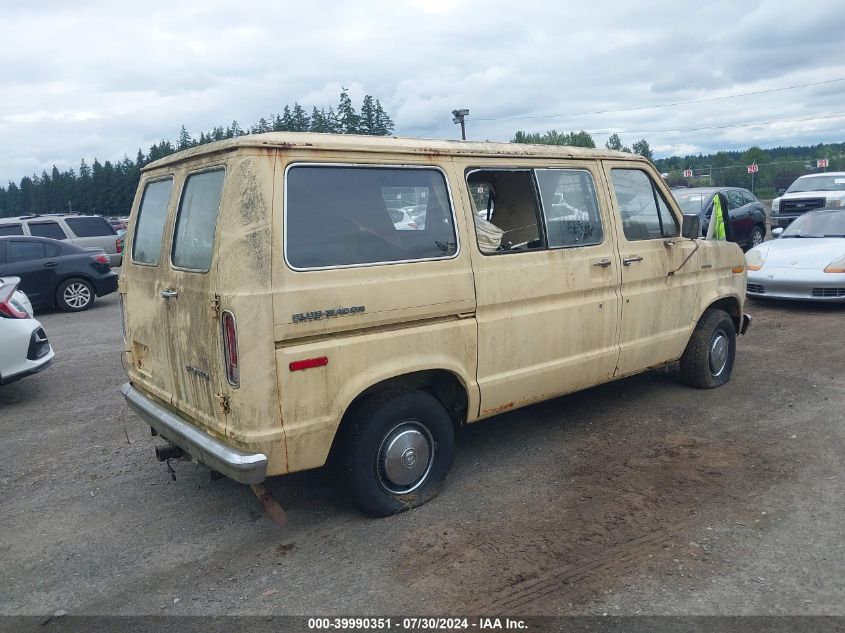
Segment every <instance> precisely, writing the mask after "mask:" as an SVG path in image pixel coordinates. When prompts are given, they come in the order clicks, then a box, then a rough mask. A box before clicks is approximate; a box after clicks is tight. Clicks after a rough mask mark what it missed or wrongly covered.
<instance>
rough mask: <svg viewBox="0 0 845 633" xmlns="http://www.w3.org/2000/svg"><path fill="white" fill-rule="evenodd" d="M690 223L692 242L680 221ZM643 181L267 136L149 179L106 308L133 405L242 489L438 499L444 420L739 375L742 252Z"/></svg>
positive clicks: (648, 174) (638, 175)
mask: <svg viewBox="0 0 845 633" xmlns="http://www.w3.org/2000/svg"><path fill="white" fill-rule="evenodd" d="M688 222H689V223H690V226H687V223H688ZM692 223H693V220H691V219H690V218H685V217H683V216H682V215H681V212H680V211H679V209H678V207H677V205H676V204H675V202H674V199H673V197H672V196H671V194H670V192H669V191H668V189H667V188H666V186H665V184H664V183H663V181H662V180H661V178H660V176H659V174H658V173H657V172H656V171H655V169H654V167H653V166H652V165H651V164H650V163H649V162H647V161H646V160H644V159H641V158H639V157H637V156H632V155H630V154H622V153H617V152H610V151H597V150H587V149H580V148H569V147H542V146H528V145H516V144H496V143H474V142H449V141H428V140H426V141H423V140H409V139H398V138H381V137H360V136H337V135H323V134H291V133H270V134H262V135H254V136H244V137H240V138H236V139H231V140H227V141H221V142H217V143H212V144H208V145H203V146H199V147H195V148H192V149H189V150H186V151H183V152H179V153H177V154H174V155H172V156H168V157H166V158H163V159H161V160H159V161H156V162H155V163H152V164H151V165H149V166H148V167H146V168H145V169H144V171H143V174H142V177H141V182H140V185H139V188H138V193H137V195H136V199H135V202H134V206H133V209H132V214H131V220H130V223H129V228H128V231H127V236H126V237H127V244H126V251H125V254H126V256H125V258H124V266H123V271H122V273H121V279H120V294H121V299H122V307H123V313H124V330H125V332H124V335H125V341H126V343H125V352H124V354H125V360H126V365H127V367H128V375H129V382H128V383H127V384H125V385H124V386H123V388H122V391H123V393H124V395H125V397H126V399H127V401H128V402H129V404H130V405H131V407H132V408H133V409H134V410H135V411H136V412H137V413H138V414H139V415H140V416H141V417H142V418H143V419H144V420H145V421H146V422H147V423H149V424H150V425H151V426H152V427H153V429H154V430H155V431H156V432H157V433H158V434H159V435H161V436H162V437H163V438H164V439H166V440H167V441H168V442H170V443H172V444H173V445H174V446H177V447H179V448H180V449H181V450H183V451H185V452H187V453H188V454H190V456H192V457H193V458H195V459H196V460H198V461H200V462H203V463H205V464H207V465H208V466H210V467H211V468H213V469H215V470H218V471H220V472H222V473H223V474H225V475H227V476H229V477H231V478H233V479H235V480H237V481H240V482H243V483H258V482H260V481H262V480H264V479H265V478H266V477H270V476H274V475H282V474H285V473H290V472H294V471H300V470H305V469H310V468H317V467H320V466H323V465H324V464H325V463H326V461H327V459H328V458H329V456H330V454H331V455H332V456H336V457H337V459H338V462H339V464H340V465H341V467H342V468H343V469H345V471H346V473H347V477H346V479H347V480H348V483H349V485H350V488H351V493H352V497H353V499H354V500H355V501H356V502H357V504H358V505H359V506H360V507H361V508H362V509H363V510H365V511H366V512H368V513H371V514H374V515H385V514H390V513H393V512H396V511H399V510H402V509H404V508H407V507H411V506H414V505H418V504H419V503H422V502H424V501H426V500H427V499H429V498H431V497H432V496H434V495H435V494H436V493H437V491H438V490H439V488H440V486H441V484H442V482H443V481H444V480H445V477H446V474H447V473H448V471H449V468H450V466H451V463H452V454H453V445H454V436H453V432H454V429H453V427H454V425H456V424H465V423H472V422H476V421H478V420H482V419H484V418H487V417H490V416H493V415H496V414H497V413H500V412H503V411H507V410H511V409H515V408H518V407H522V406H525V405H528V404H531V403H534V402H538V401H541V400H544V399H549V398H554V397H556V396H559V395H562V394H565V393H569V392H573V391H576V390H579V389H584V388H586V387H590V386H593V385H597V384H600V383H604V382H607V381H610V380H614V379H616V378H620V377H623V376H628V375H631V374H635V373H638V372H642V371H645V370H647V369H649V368H652V367H656V366H659V365H662V364H665V363H668V362H672V361H678V360H680V366H681V371H680V374H681V379H682V380H683V381H684V382H686V383H687V384H690V385H692V386H697V387H715V386H718V385H720V384H723V383H724V382H726V381H727V380H728V378H729V377H730V372H731V369H732V367H733V359H734V354H735V338H736V335H737V334H739V333H743V332H744V330H745V328H746V327H747V326H748V322H749V320H748V318H747V317H746V316H745V314H744V311H743V307H744V297H745V270H744V263H745V262H744V258H743V255H742V252H741V251H740V249H739V247H737V246H736V245H735V244H732V243H727V242H717V241H711V240H702V239H696V238H697V237H698V233H697V232H695V231H694V229H697V227H693V226H691V225H692Z"/></svg>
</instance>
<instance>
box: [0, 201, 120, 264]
mask: <svg viewBox="0 0 845 633" xmlns="http://www.w3.org/2000/svg"><path fill="white" fill-rule="evenodd" d="M3 235H33V236H35V237H49V238H51V239H54V240H62V241H64V242H70V243H72V244H75V245H76V246H81V247H82V248H101V249H103V250H104V251H105V252H106V253H108V256H109V262H110V263H111V265H112V266H115V267H117V266H120V265H121V264H122V263H123V239H122V238H121V237H120V236H119V235H118V234H117V231H115V229H114V227H112V225H111V224H109V223H108V222H106V220H105V218H103V217H102V216H100V215H79V214H75V213H74V214H71V213H43V214H37V213H33V214H31V215H21V216H18V217H15V218H0V236H3Z"/></svg>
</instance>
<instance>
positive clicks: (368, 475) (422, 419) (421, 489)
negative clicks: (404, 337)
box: [344, 390, 455, 517]
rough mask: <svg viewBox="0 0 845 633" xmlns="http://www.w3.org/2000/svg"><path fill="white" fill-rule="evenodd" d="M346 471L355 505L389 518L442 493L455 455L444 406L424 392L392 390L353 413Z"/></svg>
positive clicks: (451, 426)
mask: <svg viewBox="0 0 845 633" xmlns="http://www.w3.org/2000/svg"><path fill="white" fill-rule="evenodd" d="M348 424H349V426H348V427H347V429H348V435H347V446H346V454H345V460H344V470H345V471H346V475H347V482H348V485H349V489H350V493H351V495H352V499H353V501H354V502H355V505H357V506H358V508H360V509H361V510H362V511H363V512H365V513H367V514H370V515H372V516H379V517H381V516H389V515H393V514H397V513H399V512H403V511H405V510H408V509H410V508H414V507H416V506H419V505H422V504H423V503H425V502H426V501H428V500H430V499H432V498H434V497H435V496H436V495H437V493H438V492H439V491H440V488H441V486H442V485H443V482H444V481H445V479H446V476H447V475H448V474H449V470H450V469H451V467H452V461H453V459H454V454H455V430H454V427H453V425H452V420H451V419H450V418H449V414H448V413H447V412H446V409H444V408H443V405H441V404H440V402H439V401H438V400H437V399H436V398H435V397H434V396H432V395H431V394H428V393H426V392H424V391H400V390H394V391H388V392H384V393H380V394H375V395H373V396H370V397H368V398H366V399H365V400H363V401H362V402H360V403H359V404H358V405H356V406H355V408H354V410H352V411H350V413H349V419H348Z"/></svg>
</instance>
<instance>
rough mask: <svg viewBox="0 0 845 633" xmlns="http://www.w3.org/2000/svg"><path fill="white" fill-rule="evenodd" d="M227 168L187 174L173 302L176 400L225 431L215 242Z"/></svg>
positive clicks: (167, 295) (166, 291)
mask: <svg viewBox="0 0 845 633" xmlns="http://www.w3.org/2000/svg"><path fill="white" fill-rule="evenodd" d="M225 173H226V172H225V170H224V169H223V168H222V167H216V168H212V169H205V170H203V171H198V172H193V173H188V174H187V175H186V178H185V181H184V185H183V186H182V193H181V196H180V200H179V206H178V207H177V210H176V218H175V223H174V226H173V238H172V245H171V249H170V262H169V270H168V279H169V283H168V284H167V287H165V288H163V289H162V290H161V292H160V293H159V297H158V300H159V301H161V302H164V303H166V304H167V313H168V330H169V334H170V337H169V341H168V342H169V347H170V349H169V353H170V357H171V363H172V372H173V392H172V394H171V396H172V399H171V402H172V404H173V406H174V407H175V408H176V409H178V410H179V411H181V412H183V413H186V414H187V415H188V416H189V417H191V418H193V419H194V420H196V421H198V422H201V423H202V424H203V425H205V426H208V427H209V428H212V429H214V430H216V431H218V432H219V433H225V430H226V413H227V409H226V406H225V401H224V399H223V396H222V395H221V394H222V387H223V380H224V377H223V366H222V345H221V334H220V319H219V314H218V297H217V258H215V257H214V256H213V254H214V242H215V234H216V228H217V215H218V212H219V209H220V197H221V193H222V190H223V180H224V177H225Z"/></svg>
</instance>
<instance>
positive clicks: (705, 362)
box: [680, 309, 736, 389]
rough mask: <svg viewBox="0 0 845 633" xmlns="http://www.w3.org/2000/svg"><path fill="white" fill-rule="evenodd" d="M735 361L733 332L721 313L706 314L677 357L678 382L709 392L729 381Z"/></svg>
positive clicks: (730, 321) (729, 320)
mask: <svg viewBox="0 0 845 633" xmlns="http://www.w3.org/2000/svg"><path fill="white" fill-rule="evenodd" d="M735 357H736V329H735V327H734V322H733V320H732V319H731V317H730V315H728V313H727V312H725V311H724V310H716V309H713V310H708V311H707V312H705V313H704V315H703V316H702V317H701V320H700V321H699V322H698V325H697V326H696V327H695V330H694V331H693V333H692V336H691V337H690V340H689V343H687V348H686V349H685V350H684V355H683V356H681V363H680V370H681V371H680V377H681V382H683V383H684V384H685V385H688V386H690V387H698V388H699V389H712V388H713V387H719V386H721V385H724V384H725V383H726V382H728V381H729V380H730V379H731V371H733V367H734V358H735Z"/></svg>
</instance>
